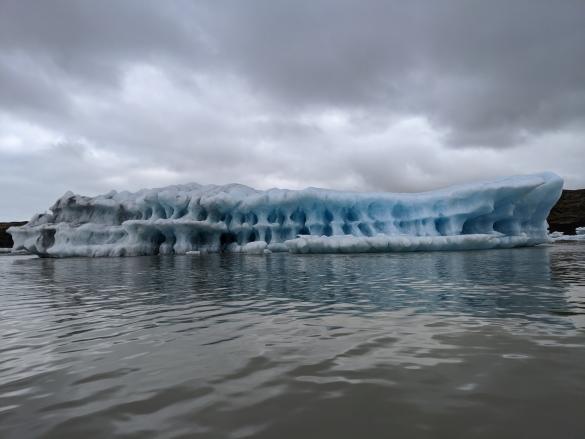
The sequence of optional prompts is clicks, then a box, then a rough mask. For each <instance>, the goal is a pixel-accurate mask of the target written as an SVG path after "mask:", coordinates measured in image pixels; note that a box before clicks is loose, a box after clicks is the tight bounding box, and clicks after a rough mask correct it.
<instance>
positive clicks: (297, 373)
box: [0, 245, 585, 438]
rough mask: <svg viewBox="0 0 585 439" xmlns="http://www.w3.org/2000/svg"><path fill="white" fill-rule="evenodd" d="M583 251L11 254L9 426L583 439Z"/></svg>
mask: <svg viewBox="0 0 585 439" xmlns="http://www.w3.org/2000/svg"><path fill="white" fill-rule="evenodd" d="M584 256H585V246H583V245H581V246H580V245H562V246H557V245H555V246H550V247H546V246H545V247H537V248H525V249H514V250H495V251H469V252H435V253H404V254H385V255H384V254H372V255H288V254H272V255H268V256H250V255H248V256H246V255H205V256H161V257H136V258H104V259H75V258H73V259H36V258H30V257H21V258H1V259H0V335H1V336H2V341H3V343H2V346H1V347H0V436H1V437H15V438H16V437H19V438H20V437H54V438H66V437H79V436H81V435H86V436H88V437H92V436H93V437H251V436H254V437H291V438H293V437H301V436H309V437H328V436H334V437H356V436H360V435H361V436H363V435H365V436H367V437H387V436H388V435H389V434H390V433H392V434H393V435H396V436H397V437H404V436H409V437H413V436H414V437H518V436H525V435H529V436H531V437H553V436H554V437H556V436H560V437H583V436H585V428H584V427H583V424H582V423H581V422H580V416H581V414H582V413H583V410H585V371H583V368H582V365H583V364H585V334H584V328H585V270H584V268H585V258H584Z"/></svg>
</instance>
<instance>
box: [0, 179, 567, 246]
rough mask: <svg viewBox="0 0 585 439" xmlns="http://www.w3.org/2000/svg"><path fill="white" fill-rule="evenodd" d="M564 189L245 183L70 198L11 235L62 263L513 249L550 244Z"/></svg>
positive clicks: (516, 182) (515, 182)
mask: <svg viewBox="0 0 585 439" xmlns="http://www.w3.org/2000/svg"><path fill="white" fill-rule="evenodd" d="M562 185H563V181H562V179H561V178H560V177H559V176H557V175H555V174H552V173H543V174H536V175H529V176H518V177H509V178H503V179H499V180H495V181H491V182H483V183H475V184H467V185H462V186H455V187H450V188H446V189H441V190H437V191H433V192H424V193H419V194H391V193H354V192H340V191H333V190H323V189H315V188H309V189H304V190H299V191H294V190H284V189H270V190H267V191H258V190H255V189H252V188H250V187H247V186H243V185H238V184H230V185H225V186H213V185H210V186H201V185H197V184H189V185H180V186H170V187H166V188H161V189H151V190H141V191H139V192H136V193H130V192H115V191H113V192H110V193H108V194H105V195H100V196H97V197H84V196H80V195H74V194H73V193H71V192H68V193H66V194H65V195H64V196H63V197H61V198H60V199H59V200H57V202H56V203H55V204H54V205H53V206H52V207H51V213H46V214H39V215H35V216H34V217H33V218H32V219H31V221H30V222H29V223H28V224H26V225H25V226H22V227H13V228H11V229H9V233H11V234H12V237H13V239H14V247H13V249H14V250H19V249H25V250H28V251H29V252H32V253H36V254H38V255H41V256H56V257H60V256H126V255H153V254H170V253H177V254H182V253H186V252H188V251H203V252H205V251H211V252H216V251H246V252H255V253H261V252H264V251H266V250H271V251H293V252H305V253H306V252H353V251H356V252H364V251H408V250H450V249H471V248H495V247H515V246H526V245H536V244H540V243H543V242H547V240H548V238H547V224H546V217H547V215H548V213H549V210H550V209H551V207H552V206H553V205H554V204H555V203H556V201H557V200H558V198H559V197H560V194H561V189H562ZM307 235H310V236H307Z"/></svg>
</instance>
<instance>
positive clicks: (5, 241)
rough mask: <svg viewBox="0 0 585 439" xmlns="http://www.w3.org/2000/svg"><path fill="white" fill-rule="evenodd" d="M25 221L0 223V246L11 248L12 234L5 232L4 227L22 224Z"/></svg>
mask: <svg viewBox="0 0 585 439" xmlns="http://www.w3.org/2000/svg"><path fill="white" fill-rule="evenodd" d="M25 224H26V221H18V222H12V223H0V248H11V247H12V244H13V242H12V236H10V234H9V233H6V229H8V228H9V227H12V226H23V225H25Z"/></svg>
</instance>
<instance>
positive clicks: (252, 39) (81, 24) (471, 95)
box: [0, 0, 585, 219]
mask: <svg viewBox="0 0 585 439" xmlns="http://www.w3.org/2000/svg"><path fill="white" fill-rule="evenodd" d="M584 72H585V2H583V1H582V0H574V1H571V0H563V1H560V2H551V1H539V0H518V1H514V2H507V1H481V0H460V1H455V0H445V1H440V2H438V1H430V0H427V1H421V0H413V1H408V2H406V1H375V0H368V1H346V0H314V1H296V2H292V1H284V0H283V1H279V0H256V1H225V2H216V1H200V2H191V1H181V0H178V1H173V2H162V1H137V0H136V1H124V2H118V1H111V0H107V1H100V2H96V1H73V0H69V1H65V0H53V1H46V2H37V1H27V0H4V1H1V2H0V159H1V160H2V162H3V164H4V169H5V172H4V173H3V175H2V183H3V185H2V186H3V189H2V191H4V192H3V193H2V196H3V197H5V198H6V197H8V198H11V197H12V198H14V195H13V194H14V192H17V191H18V190H20V191H21V192H23V193H28V192H27V191H32V190H33V189H32V188H33V187H35V185H42V186H43V190H42V193H43V195H42V196H41V195H39V194H35V195H34V197H33V198H34V200H35V204H37V205H38V203H37V200H38V199H40V198H39V197H41V198H43V199H44V198H45V197H46V195H45V194H46V193H50V192H51V191H54V192H55V194H54V197H55V196H57V195H59V192H62V190H61V189H63V188H71V189H73V190H78V191H86V192H98V191H105V190H109V189H110V188H112V187H115V188H117V189H123V188H126V187H127V188H132V189H136V188H137V187H139V186H156V185H160V184H170V183H175V182H185V181H193V180H195V181H200V182H204V183H205V182H214V183H224V182H229V181H239V182H243V183H247V184H252V185H256V186H260V187H268V186H272V185H281V186H292V187H302V186H305V185H320V186H329V187H340V188H350V189H373V190H406V191H410V190H423V189H429V188H432V187H434V186H437V185H444V184H450V183H454V182H459V181H466V180H471V179H474V178H478V177H492V176H496V175H502V174H507V173H521V172H534V171H539V170H542V169H551V170H553V171H556V172H558V173H560V174H562V175H563V176H564V177H565V179H566V181H567V182H568V184H569V185H570V186H583V185H585V177H584V176H583V173H582V172H581V171H580V169H582V168H583V167H585V159H584V158H583V157H584V156H585V151H584V149H585V145H583V139H584V132H585V73H584ZM547 142H553V143H547ZM551 145H554V146H551ZM84 175H85V176H87V177H88V178H86V179H85V180H84V179H83V177H82V176H84ZM24 176H26V177H24ZM11 182H12V186H13V187H10V185H11ZM47 182H49V183H47ZM15 188H16V189H15ZM54 197H50V198H49V200H51V198H54ZM19 203H20V201H19ZM31 203H32V201H31ZM21 204H22V206H23V207H19V208H18V209H16V210H13V211H11V212H9V213H6V212H8V211H0V216H5V217H7V219H12V218H8V215H11V216H14V215H17V212H18V211H23V212H24V211H25V210H26V209H25V207H24V205H25V203H24V202H22V203H21ZM29 204H30V203H29ZM40 204H41V206H48V205H49V204H50V201H47V202H46V203H40ZM33 210H38V207H35V208H34V209H33Z"/></svg>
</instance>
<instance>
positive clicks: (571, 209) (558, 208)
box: [548, 189, 585, 235]
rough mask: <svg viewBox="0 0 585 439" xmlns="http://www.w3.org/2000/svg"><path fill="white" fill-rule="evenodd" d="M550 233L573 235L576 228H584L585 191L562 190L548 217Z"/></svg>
mask: <svg viewBox="0 0 585 439" xmlns="http://www.w3.org/2000/svg"><path fill="white" fill-rule="evenodd" d="M548 225H549V230H550V231H551V232H563V233H564V234H565V235H574V234H575V229H576V228H577V227H585V189H577V190H567V189H565V190H563V194H562V195H561V198H560V199H559V201H558V202H557V204H555V206H554V207H553V208H552V210H551V211H550V214H549V216H548Z"/></svg>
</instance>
